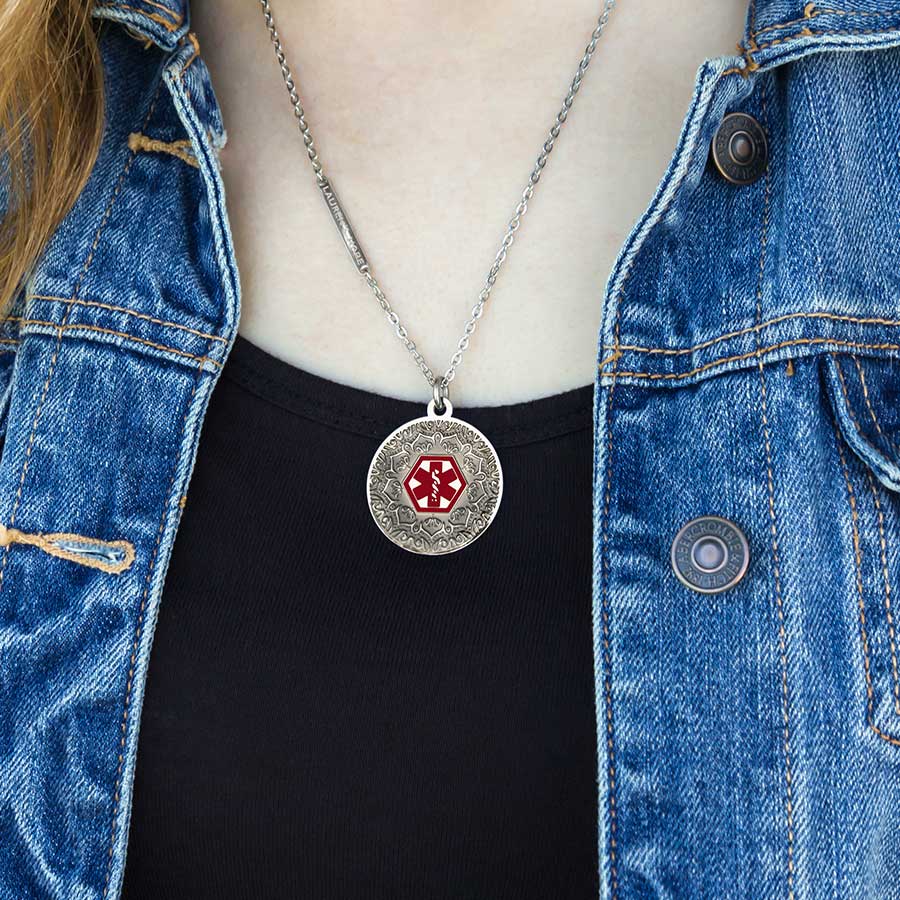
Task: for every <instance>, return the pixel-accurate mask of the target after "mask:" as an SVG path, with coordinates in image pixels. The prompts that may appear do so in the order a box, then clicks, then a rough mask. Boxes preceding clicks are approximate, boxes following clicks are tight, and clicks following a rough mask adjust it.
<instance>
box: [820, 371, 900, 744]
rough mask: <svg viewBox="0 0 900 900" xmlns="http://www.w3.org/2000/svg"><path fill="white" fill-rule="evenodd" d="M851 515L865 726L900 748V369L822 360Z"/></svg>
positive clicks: (841, 475) (842, 476)
mask: <svg viewBox="0 0 900 900" xmlns="http://www.w3.org/2000/svg"><path fill="white" fill-rule="evenodd" d="M822 367H823V375H824V381H825V385H826V393H827V395H828V398H829V401H830V403H831V407H832V411H833V413H834V420H835V429H836V435H837V446H838V457H839V463H840V469H841V474H840V475H839V476H838V477H841V478H843V480H844V481H845V483H846V490H847V498H848V503H849V507H850V526H851V527H850V533H851V540H852V547H851V550H852V559H853V565H854V570H855V571H854V582H855V586H854V593H855V599H856V605H857V607H858V618H859V637H860V643H861V653H862V668H863V676H864V679H865V695H866V720H867V724H868V726H869V728H870V729H871V730H872V731H873V732H874V733H875V734H876V735H877V736H878V737H880V738H882V739H883V740H885V741H887V742H889V743H891V744H894V745H896V746H900V629H898V625H900V616H898V612H900V362H898V361H897V360H892V359H884V358H878V359H874V358H869V357H858V356H855V355H852V354H846V353H841V354H838V353H829V354H825V355H823V356H822Z"/></svg>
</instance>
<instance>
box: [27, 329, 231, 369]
mask: <svg viewBox="0 0 900 900" xmlns="http://www.w3.org/2000/svg"><path fill="white" fill-rule="evenodd" d="M26 325H36V326H40V327H46V328H53V329H56V331H58V332H59V336H60V338H62V335H63V332H66V331H92V332H96V333H98V334H108V335H114V336H116V337H121V338H126V339H127V340H130V341H135V342H137V343H138V344H142V345H143V346H145V347H152V348H153V349H154V350H163V351H165V352H166V353H174V354H175V355H176V356H183V357H185V358H186V359H192V360H195V361H197V362H204V363H206V362H209V363H212V364H213V365H214V366H216V367H217V368H221V367H222V363H220V362H219V361H218V360H215V359H212V357H210V356H209V355H208V354H203V355H198V354H196V353H188V352H187V350H179V349H178V348H177V347H169V346H167V345H166V344H157V343H155V342H154V341H148V340H147V339H146V338H141V337H137V336H136V335H133V334H128V332H125V331H116V330H115V329H113V328H101V327H100V326H97V325H82V324H81V323H79V322H69V323H62V324H57V323H56V322H44V321H41V320H40V319H23V320H22V327H23V328H24V327H25V326H26Z"/></svg>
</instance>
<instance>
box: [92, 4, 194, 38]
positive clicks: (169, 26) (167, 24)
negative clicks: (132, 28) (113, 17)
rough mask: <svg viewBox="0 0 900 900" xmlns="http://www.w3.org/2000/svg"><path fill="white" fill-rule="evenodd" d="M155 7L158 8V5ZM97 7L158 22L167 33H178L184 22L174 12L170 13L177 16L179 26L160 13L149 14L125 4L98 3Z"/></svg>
mask: <svg viewBox="0 0 900 900" xmlns="http://www.w3.org/2000/svg"><path fill="white" fill-rule="evenodd" d="M153 5H154V6H156V5H157V4H153ZM95 6H96V7H97V8H99V9H123V10H125V11H127V12H133V13H137V14H138V15H139V16H143V17H144V18H145V19H150V20H151V21H153V22H157V23H158V24H159V25H162V26H163V28H165V29H166V31H171V32H175V31H178V28H179V27H180V25H181V22H182V19H181V17H180V16H178V14H177V13H174V12H172V10H169V12H170V13H171V15H172V16H173V17H176V16H177V24H173V22H172V21H171V20H170V19H167V18H165V17H164V16H161V15H160V14H159V13H154V12H147V11H146V10H144V9H138V8H137V7H136V6H128V5H127V4H125V3H97V4H95ZM163 8H165V7H163Z"/></svg>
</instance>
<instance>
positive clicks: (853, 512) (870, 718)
mask: <svg viewBox="0 0 900 900" xmlns="http://www.w3.org/2000/svg"><path fill="white" fill-rule="evenodd" d="M833 424H834V435H835V444H836V446H837V451H838V456H839V458H840V461H841V471H842V473H843V475H844V483H845V484H846V486H847V497H848V500H849V503H850V525H851V529H852V534H853V558H854V562H855V569H856V595H857V608H858V610H859V635H860V640H861V642H862V649H863V672H864V676H865V681H866V724H867V725H868V726H869V729H870V730H871V731H872V733H873V734H875V735H876V736H877V737H879V738H881V739H882V740H883V741H887V743H889V744H893V745H894V746H895V747H900V738H895V737H892V736H891V735H889V734H887V733H885V732H884V731H882V730H881V729H880V728H879V727H878V726H877V725H876V724H875V689H874V688H873V687H872V663H871V657H870V653H869V636H868V631H867V627H868V626H867V622H866V603H865V594H864V591H863V579H862V548H861V546H860V540H859V511H858V510H857V505H856V494H855V492H854V490H853V484H852V483H851V481H850V469H849V467H848V465H847V456H846V454H845V453H844V447H843V441H844V439H843V437H842V435H841V432H840V427H839V425H838V423H837V419H836V417H835V421H834V423H833Z"/></svg>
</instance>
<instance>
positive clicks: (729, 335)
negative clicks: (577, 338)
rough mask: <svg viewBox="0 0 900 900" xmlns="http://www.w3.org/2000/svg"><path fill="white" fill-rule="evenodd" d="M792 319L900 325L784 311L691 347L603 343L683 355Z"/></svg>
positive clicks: (897, 321)
mask: <svg viewBox="0 0 900 900" xmlns="http://www.w3.org/2000/svg"><path fill="white" fill-rule="evenodd" d="M792 319H828V320H830V321H835V322H848V323H850V324H851V325H886V326H888V327H891V328H896V327H898V326H900V319H883V318H878V317H863V316H850V315H842V314H840V313H831V312H824V311H823V312H795V313H785V314H784V315H781V316H775V317H774V318H772V319H767V320H766V321H765V322H760V323H759V324H758V325H750V326H748V327H746V328H740V329H738V330H736V331H729V332H726V333H725V334H722V335H719V336H718V337H715V338H710V339H709V340H706V341H701V342H700V343H699V344H694V345H693V346H691V347H642V346H638V345H635V344H619V345H618V347H614V346H612V345H610V344H604V345H603V349H604V350H615V349H618V350H621V351H622V352H625V351H626V350H627V351H629V352H631V353H648V354H659V355H665V356H683V355H686V354H688V353H695V352H696V351H698V350H705V349H706V348H707V347H712V346H714V345H715V344H718V343H721V342H722V341H729V340H731V339H732V338H736V337H742V336H743V335H745V334H752V333H753V332H757V333H758V332H760V331H762V330H763V329H765V328H769V327H771V326H772V325H778V324H780V323H781V322H787V321H790V320H792Z"/></svg>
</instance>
